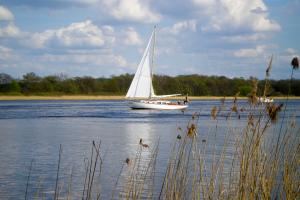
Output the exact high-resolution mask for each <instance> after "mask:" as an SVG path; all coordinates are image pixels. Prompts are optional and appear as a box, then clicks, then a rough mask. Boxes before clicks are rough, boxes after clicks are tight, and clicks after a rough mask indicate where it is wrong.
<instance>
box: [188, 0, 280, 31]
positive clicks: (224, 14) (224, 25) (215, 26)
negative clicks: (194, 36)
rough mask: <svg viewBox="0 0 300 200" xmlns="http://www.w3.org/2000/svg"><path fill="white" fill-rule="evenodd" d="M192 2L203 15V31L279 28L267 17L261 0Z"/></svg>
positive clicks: (204, 0) (265, 8) (207, 0)
mask: <svg viewBox="0 0 300 200" xmlns="http://www.w3.org/2000/svg"><path fill="white" fill-rule="evenodd" d="M193 2H194V4H195V5H196V6H198V8H199V9H200V10H199V11H198V13H200V15H201V16H204V17H205V19H204V20H203V26H202V30H203V31H234V30H241V29H244V30H251V31H255V32H261V31H278V30H280V29H281V27H280V25H279V24H278V23H277V22H275V21H272V20H270V19H269V18H268V12H267V10H268V9H267V6H266V5H265V4H264V2H263V1H262V0H243V1H240V0H193ZM257 10H259V11H261V12H257ZM262 11H263V12H262ZM205 21H208V22H207V23H206V22H205Z"/></svg>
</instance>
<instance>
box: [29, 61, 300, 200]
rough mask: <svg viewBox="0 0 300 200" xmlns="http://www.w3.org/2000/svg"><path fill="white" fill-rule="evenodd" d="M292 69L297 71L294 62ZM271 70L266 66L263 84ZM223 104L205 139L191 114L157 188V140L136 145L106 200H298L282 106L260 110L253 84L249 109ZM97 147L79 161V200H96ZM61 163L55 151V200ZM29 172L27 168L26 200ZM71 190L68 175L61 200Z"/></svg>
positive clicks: (299, 145) (296, 153)
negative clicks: (219, 140)
mask: <svg viewBox="0 0 300 200" xmlns="http://www.w3.org/2000/svg"><path fill="white" fill-rule="evenodd" d="M293 62H294V65H295V66H296V64H297V63H296V61H293ZM293 62H292V63H293ZM270 68H271V62H270V64H269V66H268V68H267V71H266V73H267V76H269V70H270ZM295 69H296V68H295ZM293 70H294V68H293ZM291 79H292V78H291ZM267 89H268V87H266V86H265V90H267ZM264 93H267V91H264ZM224 102H225V98H222V99H221V102H220V105H219V106H214V107H212V109H211V119H210V120H211V121H210V122H213V125H212V128H211V129H210V130H209V132H208V133H207V132H204V131H203V130H202V129H201V128H202V127H201V124H199V119H200V118H201V113H195V114H194V115H193V116H192V119H191V120H190V121H189V123H188V124H187V126H186V128H178V135H177V136H176V137H174V144H173V147H172V149H171V152H170V155H169V159H168V163H167V166H166V168H165V171H164V173H163V174H162V176H161V177H160V178H161V179H162V182H160V183H158V182H156V181H155V178H156V173H155V172H156V162H157V156H158V154H159V140H158V141H157V143H155V144H145V143H144V141H143V140H142V139H140V141H139V142H138V138H137V143H136V145H137V150H136V154H135V155H134V156H133V158H126V159H124V162H123V163H122V166H121V169H120V172H119V174H118V176H117V179H116V181H115V184H114V186H113V189H112V195H111V199H116V198H119V199H157V198H158V199H172V200H177V199H178V200H179V199H204V200H206V199H209V200H210V199H299V198H300V187H299V185H300V137H299V132H300V129H299V126H298V125H297V124H296V121H295V119H294V118H292V117H289V118H288V120H287V121H288V123H284V120H282V121H281V122H280V123H279V122H278V120H277V119H278V116H279V115H280V114H281V112H282V111H281V110H282V108H283V107H284V111H283V112H284V113H282V114H283V116H282V117H283V118H284V119H286V117H287V116H286V114H285V109H286V104H287V103H288V101H286V102H285V103H284V104H274V103H267V104H261V103H259V102H258V99H257V81H256V80H253V85H252V90H251V93H250V95H249V96H248V102H249V104H248V105H247V107H242V108H240V107H239V93H237V94H236V95H235V97H234V98H233V102H232V105H230V106H229V107H228V108H226V106H225V103H224ZM244 113H247V116H246V117H245V119H246V120H245V121H244V122H241V123H242V124H243V125H244V126H243V128H242V129H236V128H235V125H234V123H233V122H239V121H240V120H241V117H240V115H241V114H244ZM235 117H236V118H235ZM220 118H226V119H227V120H226V122H227V127H226V130H225V136H224V141H223V144H222V145H221V148H220V147H218V146H216V140H217V138H218V136H219V135H218V132H219V128H218V127H219V119H220ZM278 127H280V129H278ZM276 130H277V131H276ZM278 130H279V131H278ZM222 131H224V130H222ZM207 135H208V136H213V139H212V137H207ZM100 147H101V142H99V143H98V144H96V143H95V142H94V141H93V143H92V148H91V155H90V158H89V159H85V161H84V162H85V176H84V184H83V190H82V196H81V199H83V200H90V199H101V185H100V184H98V185H95V176H96V174H98V176H99V177H100V176H101V173H102V164H103V156H102V154H101V152H102V151H101V148H100ZM60 163H61V147H60V153H59V162H58V168H57V179H56V186H55V194H54V199H58V198H63V197H59V194H60V193H59V189H58V178H59V169H60ZM31 168H32V163H31V167H30V170H29V175H28V181H27V185H26V193H25V199H26V198H27V190H28V185H29V184H28V182H29V178H30V175H31V171H32V169H31ZM97 168H98V170H97ZM121 177H122V178H121ZM71 182H72V173H71V176H70V181H69V184H65V185H68V195H67V197H66V199H71V197H72V194H71V193H72V190H71ZM156 184H158V185H156Z"/></svg>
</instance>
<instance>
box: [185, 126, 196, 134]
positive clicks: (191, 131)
mask: <svg viewBox="0 0 300 200" xmlns="http://www.w3.org/2000/svg"><path fill="white" fill-rule="evenodd" d="M195 135H196V125H195V124H191V125H190V126H188V131H187V136H189V137H193V136H195Z"/></svg>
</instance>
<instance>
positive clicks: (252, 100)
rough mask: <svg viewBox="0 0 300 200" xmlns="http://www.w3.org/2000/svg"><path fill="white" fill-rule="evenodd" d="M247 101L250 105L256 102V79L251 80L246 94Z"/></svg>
mask: <svg viewBox="0 0 300 200" xmlns="http://www.w3.org/2000/svg"><path fill="white" fill-rule="evenodd" d="M248 101H249V103H250V104H251V105H256V104H257V101H258V98H257V80H256V79H253V80H252V89H251V92H250V94H249V96H248Z"/></svg>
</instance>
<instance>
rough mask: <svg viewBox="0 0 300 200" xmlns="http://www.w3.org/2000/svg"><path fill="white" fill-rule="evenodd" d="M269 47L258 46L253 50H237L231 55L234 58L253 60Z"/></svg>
mask: <svg viewBox="0 0 300 200" xmlns="http://www.w3.org/2000/svg"><path fill="white" fill-rule="evenodd" d="M268 48H269V47H268V46H266V45H258V46H256V48H253V49H250V48H249V49H239V50H237V51H235V52H234V53H233V55H234V56H235V57H245V58H253V57H257V56H262V55H263V54H264V53H265V51H266V49H268Z"/></svg>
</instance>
